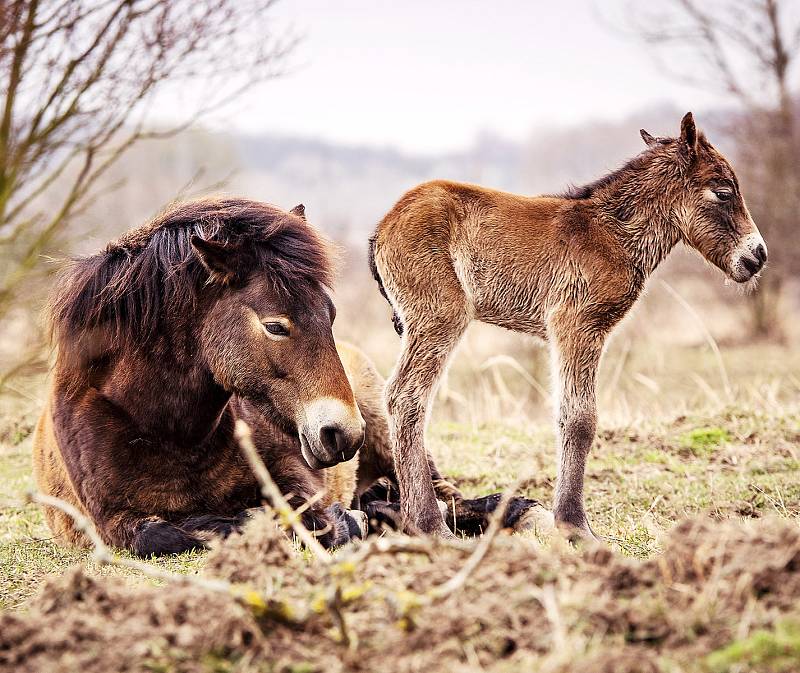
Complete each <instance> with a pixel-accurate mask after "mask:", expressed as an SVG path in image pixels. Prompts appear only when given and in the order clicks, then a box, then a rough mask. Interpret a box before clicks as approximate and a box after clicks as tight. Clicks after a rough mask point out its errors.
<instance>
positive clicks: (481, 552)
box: [428, 480, 521, 601]
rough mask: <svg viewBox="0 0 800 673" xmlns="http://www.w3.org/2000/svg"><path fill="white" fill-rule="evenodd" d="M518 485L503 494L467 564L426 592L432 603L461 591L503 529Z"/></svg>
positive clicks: (515, 484) (513, 485)
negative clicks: (509, 504)
mask: <svg viewBox="0 0 800 673" xmlns="http://www.w3.org/2000/svg"><path fill="white" fill-rule="evenodd" d="M520 483H521V480H517V481H515V482H514V483H513V484H512V485H511V486H509V487H508V488H507V489H506V490H505V491H504V492H503V495H502V497H501V498H500V502H499V503H497V508H496V509H495V510H494V512H493V514H492V520H491V522H490V523H489V527H488V528H487V529H486V532H485V533H484V534H483V536H482V537H481V539H480V542H478V545H477V546H476V547H475V551H473V552H472V554H470V557H469V558H468V559H467V562H466V563H465V564H464V565H463V566H461V570H459V571H458V572H457V573H456V574H455V575H453V576H452V577H451V578H450V579H449V580H447V581H446V582H444V583H442V584H439V585H438V586H435V587H434V588H433V589H431V590H430V591H429V592H428V596H429V597H430V599H431V600H432V601H437V600H441V599H443V598H447V596H449V595H450V594H453V593H455V592H456V591H458V590H459V589H461V588H462V587H463V586H464V584H465V583H466V581H467V580H468V579H469V578H470V576H471V575H472V573H474V572H475V570H476V569H477V567H478V566H479V565H480V562H481V561H483V559H484V558H485V556H486V554H487V553H488V552H489V549H490V548H491V546H492V543H493V542H494V539H495V538H496V537H497V534H498V533H499V532H500V530H501V529H502V528H503V518H504V517H505V513H506V508H507V507H508V503H509V502H510V501H511V498H512V497H514V493H516V491H517V489H518V488H519V485H520Z"/></svg>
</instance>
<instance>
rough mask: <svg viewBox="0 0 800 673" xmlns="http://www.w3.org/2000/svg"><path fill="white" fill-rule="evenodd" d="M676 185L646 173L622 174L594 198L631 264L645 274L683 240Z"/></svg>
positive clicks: (651, 270)
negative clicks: (675, 206) (652, 177)
mask: <svg viewBox="0 0 800 673" xmlns="http://www.w3.org/2000/svg"><path fill="white" fill-rule="evenodd" d="M674 190H675V188H674V187H672V185H669V184H664V183H663V182H661V181H658V180H648V179H646V176H643V175H637V174H632V175H629V176H625V177H621V178H620V179H619V180H618V181H616V182H614V183H612V184H610V185H608V186H607V187H605V188H604V189H603V190H602V191H601V192H600V193H599V194H598V195H596V196H595V197H594V200H595V202H596V205H597V210H598V213H599V216H600V217H601V218H602V219H603V220H605V221H606V222H607V223H608V225H609V228H610V229H611V230H612V231H614V232H615V234H616V236H617V238H618V240H619V242H620V244H621V245H622V246H623V248H625V250H626V251H627V252H628V254H629V255H630V258H631V262H632V264H633V265H634V266H635V267H636V268H637V269H638V270H639V271H640V272H641V273H642V274H643V275H644V276H645V277H646V276H649V275H650V274H651V273H652V272H653V271H655V269H656V267H657V266H658V265H659V264H660V263H661V262H663V261H664V259H666V257H667V255H668V254H669V253H670V251H671V250H672V248H674V247H675V244H676V243H678V241H680V240H681V233H680V229H678V227H677V226H676V224H675V213H674V212H673V211H674V208H673V205H674V203H677V200H676V196H675V195H674V194H673V192H674Z"/></svg>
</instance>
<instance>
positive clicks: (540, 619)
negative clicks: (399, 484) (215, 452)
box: [0, 285, 800, 673]
mask: <svg viewBox="0 0 800 673" xmlns="http://www.w3.org/2000/svg"><path fill="white" fill-rule="evenodd" d="M659 288H660V286H657V285H656V286H655V287H654V289H653V290H652V291H651V295H650V298H648V300H647V301H645V303H644V304H643V305H642V307H641V308H640V309H639V310H638V311H637V315H636V317H635V318H634V319H633V320H631V321H629V322H628V323H626V324H625V325H624V326H623V329H622V330H621V332H620V334H619V335H618V336H617V338H616V339H615V340H614V341H613V342H612V343H611V344H610V346H609V349H608V351H607V353H606V357H605V360H604V363H603V368H602V371H601V376H600V385H599V394H600V419H601V422H600V431H599V433H598V439H597V441H596V442H595V445H594V448H593V450H592V454H591V458H590V462H589V466H588V471H587V472H588V478H587V486H586V497H587V508H588V512H589V516H590V518H591V520H592V523H593V526H594V528H595V530H596V531H597V532H598V533H599V534H601V535H603V536H604V537H605V540H606V547H605V548H592V549H587V550H582V551H579V552H576V551H575V550H572V549H570V548H568V547H565V546H564V545H562V544H561V542H560V540H559V539H555V540H551V539H544V540H542V539H537V538H535V537H533V536H514V537H507V536H500V537H499V538H498V539H496V540H495V541H494V542H493V544H492V546H491V548H490V549H489V551H488V554H487V556H486V558H485V559H483V561H482V562H481V563H480V564H479V566H478V568H477V569H476V570H475V572H474V573H473V574H470V575H469V576H468V578H467V580H466V581H465V582H464V583H463V586H459V587H458V590H457V591H453V592H452V593H450V594H449V595H447V596H443V597H441V599H438V600H432V599H431V592H432V590H433V589H434V587H437V586H441V585H443V584H444V583H446V582H447V581H448V580H450V579H451V578H453V577H454V576H455V575H456V574H457V573H458V572H459V571H460V570H461V569H463V568H464V564H465V563H467V559H468V558H469V554H470V553H472V547H471V546H470V545H469V544H467V545H466V546H465V545H461V546H450V545H439V546H438V547H433V548H427V547H426V548H425V549H424V550H423V551H424V553H419V552H420V548H419V547H420V546H419V545H418V544H416V543H415V544H413V545H412V544H410V543H408V542H404V543H403V544H404V545H406V546H407V548H408V551H407V552H400V553H391V554H389V553H381V552H378V551H376V552H375V553H370V554H369V555H364V557H357V558H360V560H358V561H357V562H352V557H349V558H350V560H348V559H347V558H345V556H342V555H340V556H337V558H336V559H335V560H334V562H333V563H331V564H328V565H329V567H327V569H326V570H325V571H324V572H325V575H324V578H325V579H324V578H323V576H322V575H321V574H320V572H321V571H320V569H319V567H318V566H317V565H316V564H314V563H313V562H312V558H311V557H310V555H309V554H307V553H303V552H300V551H298V549H297V548H296V547H293V546H291V545H288V544H286V541H285V540H284V538H282V537H281V536H280V534H278V532H277V531H276V529H275V526H274V524H273V523H272V522H271V521H270V520H269V519H263V520H260V521H259V522H256V523H255V524H254V525H253V526H252V527H251V528H250V529H249V530H248V531H247V532H246V534H245V535H243V536H235V537H233V538H231V539H230V540H229V541H228V542H226V543H225V544H224V545H222V546H221V547H220V548H219V549H218V550H216V551H214V552H212V553H211V554H204V553H191V554H183V555H180V556H175V557H168V558H165V559H158V560H154V561H152V563H153V564H155V565H156V566H157V567H158V568H159V569H160V570H161V571H169V572H177V573H184V574H195V573H203V574H205V575H206V576H209V577H219V578H224V579H227V580H230V581H231V582H234V583H238V584H241V585H244V586H246V587H248V588H249V589H251V590H252V591H253V592H254V593H252V594H244V595H250V596H251V599H252V600H251V602H250V603H247V602H246V601H245V602H244V604H243V603H242V601H241V600H240V598H241V596H242V595H243V594H241V593H239V594H238V596H239V599H237V600H232V599H230V598H229V597H226V596H225V595H224V594H223V595H220V594H212V593H208V592H205V591H204V590H202V589H201V588H198V587H196V586H169V587H164V586H162V585H163V580H155V579H152V578H148V577H144V576H142V574H141V573H139V572H137V571H136V570H135V569H131V568H124V567H123V568H120V567H108V566H102V567H101V566H99V565H98V564H96V563H95V561H93V560H92V558H91V557H90V555H89V554H88V553H86V552H78V551H72V550H65V549H61V548H59V547H56V546H55V545H54V544H53V543H52V542H51V540H50V539H49V534H48V531H47V529H46V527H45V526H44V523H43V520H42V517H41V514H40V512H39V510H38V508H37V507H36V506H34V505H32V504H25V503H24V493H25V492H26V491H27V490H28V489H30V488H31V487H32V485H33V484H32V478H31V474H30V455H29V453H30V436H29V435H30V432H31V430H32V426H33V422H34V420H35V414H36V413H37V412H38V409H39V408H40V406H41V404H40V401H39V399H38V398H39V397H40V396H41V395H42V392H41V391H42V387H41V381H40V380H38V379H33V380H32V381H33V383H30V384H27V385H24V386H23V387H19V386H20V385H22V384H18V386H17V388H16V390H17V393H18V394H17V395H16V396H15V397H5V398H3V412H2V415H0V506H2V508H3V512H2V517H0V605H2V607H3V608H4V609H5V612H3V613H1V614H0V634H2V635H0V667H2V665H6V666H8V667H9V668H10V669H13V670H19V671H26V670H30V671H44V670H56V669H59V670H82V671H84V672H85V673H91V672H92V671H105V670H110V669H113V670H126V671H127V670H130V671H140V670H141V671H163V672H165V673H166V672H170V673H171V672H175V673H177V672H179V671H205V672H211V671H214V672H222V671H238V672H242V673H245V672H246V673H254V672H256V671H287V672H288V671H295V672H299V671H326V672H327V671H340V670H354V671H359V670H363V671H370V670H398V671H417V670H453V671H469V672H472V671H475V672H477V671H496V672H498V673H499V672H502V671H518V670H537V671H554V672H555V671H586V672H588V671H592V672H593V673H594V672H595V671H600V672H602V671H618V672H630V673H646V672H648V671H662V672H664V673H667V672H677V671H687V672H688V671H692V672H693V671H701V672H706V673H718V672H719V673H721V672H728V673H735V672H737V671H772V672H783V673H789V672H793V671H798V670H800V663H798V662H800V612H798V611H797V608H796V607H795V605H796V603H797V599H798V598H800V541H799V539H800V532H799V531H800V528H799V527H798V521H800V480H798V468H800V448H798V447H800V394H799V393H800V351H797V350H796V349H793V348H791V347H788V346H781V345H775V344H739V343H737V341H736V340H735V339H734V338H732V336H731V334H733V333H735V330H733V332H732V331H731V325H735V321H734V320H733V318H732V317H731V316H732V315H733V316H735V315H736V312H735V311H733V312H731V311H728V312H725V311H722V310H721V309H720V306H719V304H718V303H714V304H713V305H712V306H711V307H710V308H709V309H708V310H707V311H706V310H699V309H698V304H697V302H696V301H695V300H694V299H692V301H691V302H690V306H694V309H693V311H686V310H685V307H683V306H682V304H681V302H680V301H678V300H675V299H670V297H671V296H672V295H671V294H670V292H669V291H668V290H667V289H664V288H661V289H659ZM677 292H678V296H680V297H686V296H689V297H690V298H691V296H692V295H691V293H690V292H687V291H686V290H685V288H680V287H679V288H678V290H677ZM654 296H655V297H656V298H657V299H658V302H655V301H651V299H652V298H653V297H654ZM667 300H668V301H667ZM665 301H667V304H666V305H665V303H664V302H665ZM670 301H671V302H672V304H670V303H669V302H670ZM344 303H345V306H344V308H343V310H340V318H339V320H338V321H337V325H338V328H339V330H340V331H341V333H342V334H343V335H344V336H346V337H348V338H350V339H351V340H353V341H356V342H357V343H360V344H363V345H364V346H365V347H366V349H367V350H368V351H369V352H370V354H372V355H374V356H376V359H377V360H378V361H379V365H380V367H381V369H382V370H383V371H384V372H386V371H387V369H388V366H389V365H390V363H391V361H392V358H393V357H394V352H395V351H396V348H397V345H398V343H397V339H396V337H395V336H394V335H393V334H392V333H391V332H390V331H389V330H390V329H391V328H390V327H389V326H388V323H386V324H384V323H383V322H380V323H375V324H379V325H380V327H376V328H375V329H374V330H372V329H370V330H368V331H366V332H365V331H363V330H358V331H356V330H353V325H354V324H356V323H353V322H350V321H348V320H347V317H346V316H347V315H348V309H347V306H346V303H347V302H344ZM372 304H374V302H370V305H371V306H372ZM665 306H667V307H669V306H671V309H669V308H665ZM384 309H385V307H382V306H378V308H375V307H372V309H370V310H374V311H375V313H376V315H375V316H371V317H370V316H366V317H365V320H364V321H362V322H361V323H358V324H361V325H364V324H368V325H371V324H372V323H371V322H370V320H372V319H373V318H374V319H375V320H381V321H383V320H384V319H385V318H386V316H385V315H383V313H384V312H385V311H384ZM350 313H351V314H352V311H350ZM343 316H344V319H343ZM665 325H673V327H672V328H671V331H667V330H666V328H665ZM351 330H352V331H351ZM548 390H549V373H548V370H547V354H546V352H545V350H544V349H543V348H542V347H541V346H539V345H536V344H534V343H532V342H530V341H527V340H526V339H524V338H520V337H518V336H516V335H511V334H509V333H504V332H500V331H498V330H494V329H492V328H486V327H477V328H475V329H472V330H470V332H469V334H468V335H467V338H466V340H465V342H464V344H463V346H462V348H461V349H460V352H459V353H458V355H457V357H456V358H455V361H454V363H453V367H452V369H451V372H450V375H449V377H448V379H447V380H446V381H445V382H444V383H443V385H442V388H441V390H440V394H439V399H438V400H437V405H436V411H435V414H434V420H433V422H432V425H431V428H430V431H429V442H428V443H429V446H430V448H431V449H432V451H433V452H434V454H435V455H436V456H437V459H438V461H439V463H440V466H441V468H442V469H443V471H444V472H445V473H447V474H448V475H450V476H452V477H453V479H454V480H455V481H456V482H457V483H458V484H459V485H460V486H461V487H462V489H463V490H464V491H465V492H467V493H469V494H474V495H481V494H486V493H489V492H494V491H498V490H503V489H504V488H505V487H507V486H508V485H509V484H511V483H513V482H515V481H516V480H517V479H518V478H519V477H520V476H524V475H531V478H530V479H527V480H526V481H525V482H524V483H523V484H522V486H521V491H522V492H523V494H524V495H527V496H529V497H533V498H537V499H540V500H542V501H543V502H549V501H550V499H551V497H552V489H553V485H554V479H555V451H554V438H553V432H552V427H551V425H552V424H551V417H552V410H551V408H550V402H549V399H548V397H547V391H548ZM687 517H690V518H691V519H690V520H689V522H687V521H686V518H687ZM676 526H677V528H676ZM396 551H397V550H396V549H395V552H396ZM332 573H333V574H332ZM337 573H338V575H337ZM335 592H338V594H337V593H335ZM332 606H335V610H337V611H338V613H339V614H338V615H337V614H335V613H334V612H333V611H332ZM267 608H268V609H267ZM343 629H344V630H343ZM344 634H346V635H344Z"/></svg>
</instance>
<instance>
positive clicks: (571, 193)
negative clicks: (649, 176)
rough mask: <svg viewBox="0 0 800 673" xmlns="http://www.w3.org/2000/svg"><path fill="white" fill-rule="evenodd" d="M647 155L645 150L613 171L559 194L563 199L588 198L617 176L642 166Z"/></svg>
mask: <svg viewBox="0 0 800 673" xmlns="http://www.w3.org/2000/svg"><path fill="white" fill-rule="evenodd" d="M649 156H650V151H649V150H645V151H644V152H642V153H641V154H638V155H637V156H635V157H633V159H630V160H629V161H627V162H626V163H625V164H624V165H623V166H621V167H620V168H618V169H616V170H615V171H611V173H608V174H606V175H604V176H603V177H601V178H598V179H597V180H595V181H594V182H590V183H589V184H586V185H582V186H575V185H573V186H570V187H569V188H568V189H567V190H566V191H565V192H563V193H562V194H560V196H561V198H564V199H590V198H592V196H594V195H595V194H596V193H597V192H598V191H600V190H601V189H603V188H604V187H608V185H610V184H612V183H614V182H616V181H617V180H618V179H619V178H621V177H623V176H625V175H629V174H630V173H632V172H633V171H636V170H638V169H639V168H641V167H642V166H644V164H645V163H646V161H647V159H648V158H649Z"/></svg>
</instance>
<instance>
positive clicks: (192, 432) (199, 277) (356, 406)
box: [33, 199, 460, 555]
mask: <svg viewBox="0 0 800 673" xmlns="http://www.w3.org/2000/svg"><path fill="white" fill-rule="evenodd" d="M330 281H331V271H330V261H329V258H328V253H327V246H326V244H325V242H324V241H323V240H322V239H321V238H320V237H319V235H318V234H317V233H316V231H315V230H314V229H313V228H311V227H310V226H309V225H308V224H307V223H306V222H305V218H304V211H303V209H302V208H295V209H294V210H293V211H291V212H289V213H285V212H283V211H280V210H278V209H277V208H274V207H272V206H268V205H266V204H261V203H256V202H253V201H246V200H242V199H225V200H202V201H196V202H191V203H187V204H181V205H179V206H177V207H175V208H173V209H172V210H169V211H167V212H165V213H164V214H162V215H161V216H159V217H158V218H156V219H155V220H154V221H153V222H151V223H149V224H146V225H144V226H143V227H139V228H137V229H134V230H133V231H131V232H129V233H127V234H126V235H124V236H123V237H122V238H121V239H120V240H119V241H116V242H112V243H110V244H109V245H108V246H107V247H106V249H105V250H104V251H103V252H101V253H99V254H97V255H93V256H91V257H88V258H84V259H80V260H76V261H74V262H73V263H72V265H71V266H69V267H68V269H67V270H66V272H65V274H64V276H63V277H62V279H61V281H60V282H59V284H58V290H57V293H56V295H55V298H54V301H53V305H52V310H51V317H52V320H53V331H54V334H55V336H56V339H57V345H58V354H57V359H56V365H55V368H54V371H53V378H52V385H51V389H50V393H49V396H48V402H47V405H46V408H45V409H44V410H43V413H42V416H41V418H40V420H39V423H38V425H37V428H36V432H35V437H34V443H33V450H34V471H35V474H36V479H37V483H38V484H39V488H40V490H41V491H42V492H44V493H47V494H49V495H53V496H57V497H59V498H61V499H63V500H66V501H67V502H70V503H71V504H73V505H74V506H76V507H77V508H78V509H79V510H81V511H82V512H83V513H84V514H86V515H87V516H88V517H89V518H90V519H91V520H92V521H93V522H94V524H95V526H96V527H97V529H98V531H99V532H100V534H101V536H102V537H103V539H104V540H105V541H106V542H107V543H109V544H113V545H115V546H118V547H123V548H127V549H130V550H132V551H134V552H135V553H137V554H140V555H148V554H161V553H169V552H179V551H183V550H184V549H189V548H192V547H197V546H202V545H203V544H204V543H205V542H206V540H207V539H208V537H209V535H213V534H222V535H225V534H227V533H229V532H230V531H231V530H234V529H236V528H238V527H239V526H240V525H241V524H242V522H243V521H244V520H246V518H247V517H248V511H249V510H251V509H253V508H257V507H259V506H261V504H262V498H261V496H260V493H259V489H258V485H257V483H256V481H255V479H254V476H253V474H252V471H251V470H250V468H249V466H248V465H247V463H246V462H245V460H244V459H243V457H242V455H241V453H240V451H239V448H238V446H237V444H236V442H235V441H234V438H233V432H232V430H233V425H234V422H235V421H236V419H238V418H242V419H244V420H246V421H247V423H248V424H249V425H250V427H251V429H252V431H253V439H254V442H255V444H256V446H257V448H258V450H259V452H260V454H261V456H262V458H263V459H264V461H265V463H266V464H267V466H268V468H269V470H270V472H271V474H272V476H273V477H274V479H275V481H276V482H277V484H278V486H279V487H280V488H281V491H282V492H283V493H285V494H287V495H289V496H290V503H291V504H292V505H293V506H294V507H299V506H301V505H303V504H305V503H308V502H309V501H311V500H313V499H314V498H316V496H318V495H319V494H320V493H321V492H324V495H323V497H322V498H321V499H319V500H317V501H316V502H314V504H312V505H311V506H310V507H308V509H307V510H306V511H305V513H304V515H303V518H304V522H305V524H306V525H307V526H308V527H309V528H313V529H315V530H317V531H318V532H319V534H320V538H321V541H322V542H323V544H326V545H335V544H341V543H343V542H345V541H346V540H348V539H349V538H350V537H351V536H353V535H359V534H361V533H362V532H363V531H361V530H359V527H358V518H359V517H355V518H354V516H353V515H352V514H349V513H348V512H346V511H345V510H344V509H343V507H342V504H344V505H349V504H350V503H351V501H353V500H354V498H355V499H356V500H357V499H358V496H359V495H360V494H361V493H363V492H364V491H365V490H366V489H367V488H368V487H369V486H370V485H371V483H372V482H373V481H375V480H376V479H378V478H380V477H387V478H389V479H390V480H393V479H394V468H393V464H392V456H391V450H390V448H389V446H390V445H389V441H388V426H387V421H386V417H385V413H384V405H383V380H382V379H381V378H380V376H379V375H378V373H377V372H376V371H375V368H374V367H373V366H372V364H371V363H370V362H369V361H368V360H367V358H366V357H365V356H364V355H363V353H361V352H360V351H358V350H357V349H355V348H353V347H352V346H347V345H344V344H335V343H334V340H333V336H332V332H331V324H332V321H333V318H334V315H335V308H334V306H333V304H332V303H331V301H330V298H329V296H328V294H327V291H326V289H325V287H326V285H328V284H329V283H330ZM270 330H273V331H270ZM275 330H276V331H275ZM282 331H287V334H283V333H282ZM354 390H355V393H354ZM365 418H366V419H367V424H366V430H365V421H364V419H365ZM359 448H360V449H361V460H360V462H359V460H358V459H357V458H356V457H355V455H356V452H357V451H358V449H359ZM323 467H327V468H328V469H320V468H323ZM433 472H434V473H435V474H437V475H438V472H436V470H435V467H434V468H433ZM440 486H441V485H440ZM451 488H452V487H451ZM440 490H441V487H440ZM459 497H460V496H459ZM45 516H46V519H47V522H48V524H49V525H50V528H51V529H52V531H53V533H54V535H55V537H56V539H57V540H58V541H59V542H60V543H62V544H68V545H79V546H80V545H85V544H86V543H87V541H86V539H85V537H84V536H83V535H82V534H81V533H79V532H78V531H77V530H76V529H75V526H74V523H73V522H72V520H71V519H70V518H69V517H67V516H66V515H64V514H63V513H61V512H59V511H57V510H55V509H52V508H45Z"/></svg>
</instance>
